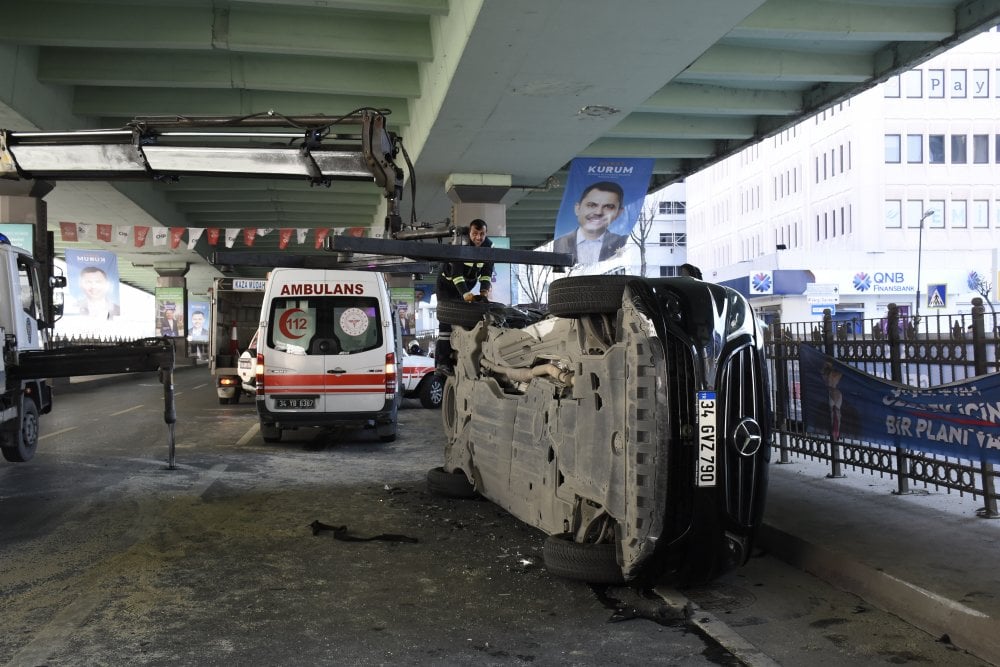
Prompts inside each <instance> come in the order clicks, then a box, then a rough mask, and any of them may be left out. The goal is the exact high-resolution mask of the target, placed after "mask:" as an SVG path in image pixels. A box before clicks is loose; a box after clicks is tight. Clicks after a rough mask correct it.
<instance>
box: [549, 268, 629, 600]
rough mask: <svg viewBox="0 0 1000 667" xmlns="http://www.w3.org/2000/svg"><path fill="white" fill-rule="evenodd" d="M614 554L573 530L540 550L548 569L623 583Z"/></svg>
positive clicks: (573, 576)
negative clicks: (576, 537)
mask: <svg viewBox="0 0 1000 667" xmlns="http://www.w3.org/2000/svg"><path fill="white" fill-rule="evenodd" d="M605 277H607V276H605ZM616 554H617V548H616V546H615V545H614V544H581V543H580V542H574V541H573V535H572V533H560V534H558V535H549V536H548V537H547V538H546V539H545V545H544V547H543V551H542V557H543V558H544V560H545V569H547V570H548V571H549V572H551V573H552V574H554V575H556V576H557V577H563V578H565V579H575V580H577V581H585V582H587V583H591V584H620V583H622V582H624V580H625V579H624V577H623V576H622V569H621V566H620V565H618V559H617V556H616Z"/></svg>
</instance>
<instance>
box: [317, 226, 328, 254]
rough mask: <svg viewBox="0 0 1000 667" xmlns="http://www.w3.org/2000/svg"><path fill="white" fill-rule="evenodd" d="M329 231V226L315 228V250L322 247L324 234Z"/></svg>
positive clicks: (324, 238)
mask: <svg viewBox="0 0 1000 667" xmlns="http://www.w3.org/2000/svg"><path fill="white" fill-rule="evenodd" d="M329 233H330V229H329V228H326V227H324V228H322V229H317V230H316V250H319V249H320V248H322V247H323V242H324V241H326V235H327V234H329Z"/></svg>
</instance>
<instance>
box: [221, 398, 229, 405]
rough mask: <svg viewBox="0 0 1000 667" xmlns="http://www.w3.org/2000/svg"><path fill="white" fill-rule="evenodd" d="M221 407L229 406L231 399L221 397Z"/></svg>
mask: <svg viewBox="0 0 1000 667" xmlns="http://www.w3.org/2000/svg"><path fill="white" fill-rule="evenodd" d="M219 405H229V399H228V398H223V397H222V396H219Z"/></svg>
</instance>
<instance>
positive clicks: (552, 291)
mask: <svg viewBox="0 0 1000 667" xmlns="http://www.w3.org/2000/svg"><path fill="white" fill-rule="evenodd" d="M630 280H635V276H619V275H612V276H570V277H568V278H560V279H559V280H556V281H554V282H553V283H552V284H551V285H549V313H551V314H552V315H558V316H559V317H576V316H578V315H611V314H614V313H617V312H618V309H619V308H621V307H622V294H624V293H625V285H626V284H628V282H629V281H630Z"/></svg>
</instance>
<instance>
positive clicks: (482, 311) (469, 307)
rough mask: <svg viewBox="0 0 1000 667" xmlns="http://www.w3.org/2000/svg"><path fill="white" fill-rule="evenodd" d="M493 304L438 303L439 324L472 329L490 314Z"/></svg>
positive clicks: (479, 302) (478, 302) (477, 302)
mask: <svg viewBox="0 0 1000 667" xmlns="http://www.w3.org/2000/svg"><path fill="white" fill-rule="evenodd" d="M490 305H491V304H489V303H484V302H482V301H471V302H469V303H466V302H465V301H438V307H437V318H438V321H439V322H444V323H445V324H453V325H455V326H457V327H462V328H463V329H472V328H473V327H475V326H476V325H477V324H479V323H480V322H481V321H482V319H483V317H484V316H485V315H486V313H487V312H489V307H490Z"/></svg>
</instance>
